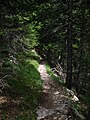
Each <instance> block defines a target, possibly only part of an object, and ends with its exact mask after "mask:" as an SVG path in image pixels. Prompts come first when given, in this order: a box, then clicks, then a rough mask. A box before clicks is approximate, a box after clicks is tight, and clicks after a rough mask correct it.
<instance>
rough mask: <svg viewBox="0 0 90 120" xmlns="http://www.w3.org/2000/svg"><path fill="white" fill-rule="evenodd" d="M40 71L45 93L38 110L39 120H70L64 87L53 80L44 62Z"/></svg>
mask: <svg viewBox="0 0 90 120" xmlns="http://www.w3.org/2000/svg"><path fill="white" fill-rule="evenodd" d="M38 71H39V72H40V75H41V78H42V80H43V92H42V96H41V103H40V105H39V106H38V110H37V115H38V117H37V120H68V115H67V114H68V107H69V100H68V99H67V97H66V96H65V90H64V88H63V86H59V85H58V84H57V83H55V82H54V81H53V80H51V78H50V76H49V75H48V74H47V72H46V68H45V63H44V62H43V63H41V64H40V66H39V69H38Z"/></svg>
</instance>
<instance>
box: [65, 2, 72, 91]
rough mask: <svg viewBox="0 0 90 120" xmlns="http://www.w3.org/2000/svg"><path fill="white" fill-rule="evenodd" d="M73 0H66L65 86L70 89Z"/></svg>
mask: <svg viewBox="0 0 90 120" xmlns="http://www.w3.org/2000/svg"><path fill="white" fill-rule="evenodd" d="M72 3H73V0H68V15H69V19H68V32H67V33H68V38H67V77H66V86H67V88H69V89H71V87H72V22H73V21H72V5H73V4H72Z"/></svg>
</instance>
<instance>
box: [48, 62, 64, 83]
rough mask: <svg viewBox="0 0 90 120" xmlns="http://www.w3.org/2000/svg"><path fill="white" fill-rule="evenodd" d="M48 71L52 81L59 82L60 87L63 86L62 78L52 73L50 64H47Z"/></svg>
mask: <svg viewBox="0 0 90 120" xmlns="http://www.w3.org/2000/svg"><path fill="white" fill-rule="evenodd" d="M46 70H47V73H48V74H49V75H50V77H51V78H52V80H54V81H55V82H57V83H58V84H59V85H61V84H63V82H62V80H61V78H60V77H59V76H55V75H54V72H52V71H51V68H50V66H49V64H46Z"/></svg>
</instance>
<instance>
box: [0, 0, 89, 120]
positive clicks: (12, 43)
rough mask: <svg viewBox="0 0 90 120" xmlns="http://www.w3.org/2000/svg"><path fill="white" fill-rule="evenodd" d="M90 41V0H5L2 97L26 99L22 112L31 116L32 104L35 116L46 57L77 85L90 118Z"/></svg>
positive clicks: (0, 35) (0, 5)
mask: <svg viewBox="0 0 90 120" xmlns="http://www.w3.org/2000/svg"><path fill="white" fill-rule="evenodd" d="M89 45H90V1H89V0H0V95H1V97H4V96H7V97H8V96H10V97H11V98H14V99H15V100H17V98H18V99H20V100H21V101H22V103H23V105H22V104H20V106H19V108H20V107H21V108H22V110H23V111H24V112H23V114H24V116H23V115H21V116H20V117H22V116H23V117H26V116H28V112H27V113H25V111H26V109H27V108H28V111H29V113H31V118H30V120H34V119H35V114H34V113H35V108H36V106H37V104H38V101H39V96H40V91H41V89H42V81H41V79H40V75H39V72H38V70H37V68H38V65H39V61H40V59H43V60H45V61H47V62H48V63H49V65H50V67H51V68H54V69H55V72H56V73H57V75H58V76H59V77H60V79H62V81H63V82H64V85H65V86H66V87H67V88H69V89H74V91H75V92H76V94H77V96H78V98H79V99H80V100H81V102H82V105H83V109H82V112H83V113H84V114H85V116H86V118H87V120H89V119H90V118H89V113H90V89H89V88H90V53H89V51H90V46H89ZM37 61H38V62H37ZM61 72H62V74H60V73H61ZM31 98H32V99H31ZM8 106H9V107H10V105H8ZM12 106H13V104H12ZM5 108H7V107H5ZM19 108H17V109H19ZM1 110H2V111H3V112H2V117H3V120H4V118H5V117H6V113H5V109H4V108H3V107H2V106H1ZM19 110H20V109H19ZM32 111H33V112H32ZM28 117H29V116H28Z"/></svg>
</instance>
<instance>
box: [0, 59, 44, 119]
mask: <svg viewBox="0 0 90 120" xmlns="http://www.w3.org/2000/svg"><path fill="white" fill-rule="evenodd" d="M38 66H39V63H38V61H37V60H35V59H28V60H25V61H22V62H20V63H19V64H17V65H15V66H14V70H15V71H14V72H15V73H14V75H12V77H9V78H8V79H7V83H8V85H9V89H8V91H7V96H8V97H9V98H10V99H11V100H10V101H14V102H13V104H15V105H14V107H13V105H10V108H9V109H11V111H8V110H7V105H6V106H5V109H3V108H2V111H1V112H2V120H6V119H9V120H36V108H37V105H38V100H39V97H40V94H41V90H42V81H41V78H40V74H39V72H38ZM17 101H19V103H17ZM5 104H7V103H5ZM10 104H11V103H10ZM7 111H8V112H7ZM12 112H13V114H14V115H12ZM14 112H15V113H14ZM7 116H8V117H7Z"/></svg>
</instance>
